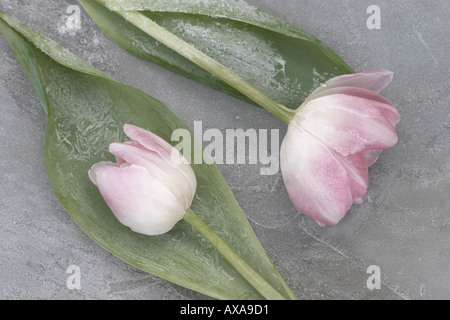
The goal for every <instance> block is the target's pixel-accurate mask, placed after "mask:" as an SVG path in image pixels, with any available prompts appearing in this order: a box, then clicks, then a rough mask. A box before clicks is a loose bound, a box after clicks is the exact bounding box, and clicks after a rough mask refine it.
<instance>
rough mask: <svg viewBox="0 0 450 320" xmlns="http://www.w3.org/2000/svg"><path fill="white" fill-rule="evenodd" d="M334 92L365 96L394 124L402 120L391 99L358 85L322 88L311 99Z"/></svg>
mask: <svg viewBox="0 0 450 320" xmlns="http://www.w3.org/2000/svg"><path fill="white" fill-rule="evenodd" d="M334 94H344V95H348V96H354V97H359V98H364V99H366V100H367V102H368V103H370V104H371V105H372V106H373V107H374V108H376V109H378V110H379V111H380V112H381V113H382V114H383V116H384V117H385V118H386V119H387V120H388V121H389V122H390V123H391V124H392V125H393V126H395V125H396V124H397V123H398V122H399V121H400V114H399V113H398V111H397V109H396V108H395V107H394V106H393V105H392V103H391V102H390V101H389V100H387V99H386V98H384V97H383V96H381V95H380V94H378V93H376V92H373V91H370V90H367V89H362V88H357V87H337V88H330V89H326V90H322V91H321V92H320V93H318V94H316V95H314V98H311V99H310V101H311V100H312V99H317V98H320V97H323V96H331V95H334Z"/></svg>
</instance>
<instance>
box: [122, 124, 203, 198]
mask: <svg viewBox="0 0 450 320" xmlns="http://www.w3.org/2000/svg"><path fill="white" fill-rule="evenodd" d="M123 130H124V132H125V134H126V135H127V136H128V137H130V138H131V139H133V140H136V141H137V142H139V143H140V144H141V145H142V146H144V147H145V148H147V149H149V150H151V151H154V152H156V153H158V154H159V155H160V156H161V158H163V159H164V160H165V161H166V163H167V164H169V165H171V166H174V167H175V166H176V167H178V168H179V169H180V170H181V172H182V173H183V174H184V175H185V176H186V179H187V180H188V181H189V182H190V183H191V187H192V188H193V189H194V190H195V189H196V183H193V182H194V181H196V178H195V174H194V171H193V170H192V168H191V166H190V165H189V162H188V161H187V160H186V158H184V157H183V155H182V154H181V153H180V152H179V151H178V150H177V149H176V148H174V147H173V146H172V145H171V144H170V143H168V142H167V141H165V140H164V139H162V138H161V137H159V136H157V135H156V134H154V133H152V132H150V131H147V130H144V129H142V128H140V127H137V126H133V125H131V124H125V125H124V126H123ZM175 160H176V161H175Z"/></svg>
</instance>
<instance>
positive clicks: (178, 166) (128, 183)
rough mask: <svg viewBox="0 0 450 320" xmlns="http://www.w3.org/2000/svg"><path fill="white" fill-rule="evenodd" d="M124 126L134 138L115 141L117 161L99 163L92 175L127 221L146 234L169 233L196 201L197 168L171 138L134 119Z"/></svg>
mask: <svg viewBox="0 0 450 320" xmlns="http://www.w3.org/2000/svg"><path fill="white" fill-rule="evenodd" d="M124 131H125V133H126V134H127V136H128V137H130V138H131V139H132V140H131V141H127V142H122V143H112V144H111V145H110V146H109V151H110V152H111V153H112V154H114V155H115V156H116V163H113V162H99V163H97V164H95V165H94V166H93V167H92V168H91V170H89V177H90V179H91V180H92V182H93V183H94V184H95V185H96V186H97V187H98V189H99V191H100V193H101V195H102V196H103V198H104V200H105V202H106V204H107V205H108V206H109V208H110V209H111V211H112V212H113V213H114V215H115V216H116V217H117V219H118V220H119V221H120V222H121V223H122V224H124V225H125V226H128V227H130V228H131V229H132V230H133V231H135V232H138V233H142V234H146V235H159V234H163V233H166V232H168V231H169V230H171V229H172V228H173V226H174V225H175V224H176V223H177V222H178V221H180V220H181V219H182V218H183V217H184V215H185V213H186V210H187V209H189V207H190V206H191V203H192V200H193V198H194V195H195V191H196V187H197V180H196V178H195V174H194V172H193V170H192V168H191V166H190V165H189V164H188V162H187V160H186V159H185V158H184V157H183V156H182V155H181V154H180V153H179V152H178V150H176V149H175V148H173V147H172V146H171V145H170V144H169V143H167V142H166V141H165V140H163V139H161V138H160V137H158V136H156V135H155V134H153V133H151V132H149V131H146V130H144V129H141V128H139V127H136V126H132V125H125V126H124Z"/></svg>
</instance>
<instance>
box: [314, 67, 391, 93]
mask: <svg viewBox="0 0 450 320" xmlns="http://www.w3.org/2000/svg"><path fill="white" fill-rule="evenodd" d="M393 76H394V73H393V72H392V71H388V70H375V71H369V72H362V73H355V74H345V75H342V76H338V77H335V78H333V79H330V80H328V81H327V82H325V83H324V84H323V85H322V86H320V87H319V88H317V89H316V90H315V91H314V92H313V93H312V95H311V97H310V99H314V98H315V95H317V94H320V93H321V92H322V91H324V90H327V89H330V88H337V87H357V88H362V89H367V90H370V91H373V92H377V93H379V92H380V91H381V90H383V89H384V88H386V87H387V86H388V85H389V83H390V82H391V81H392V77H393Z"/></svg>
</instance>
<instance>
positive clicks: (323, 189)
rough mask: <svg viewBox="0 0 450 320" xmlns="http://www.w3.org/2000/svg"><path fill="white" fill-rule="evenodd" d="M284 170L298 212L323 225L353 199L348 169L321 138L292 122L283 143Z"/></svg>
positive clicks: (331, 222)
mask: <svg viewBox="0 0 450 320" xmlns="http://www.w3.org/2000/svg"><path fill="white" fill-rule="evenodd" d="M280 164H281V172H282V174H283V180H284V183H285V185H286V189H287V191H288V193H289V197H290V198H291V201H292V202H293V204H294V206H295V207H296V209H297V211H298V212H300V213H303V214H305V215H307V216H309V217H311V218H313V219H314V220H315V221H316V222H317V223H318V224H320V225H334V224H337V223H338V222H339V220H341V219H342V217H344V216H345V214H346V213H347V211H348V210H349V209H350V207H351V205H352V202H353V199H352V194H351V192H350V189H349V181H348V178H347V172H346V170H345V169H344V167H343V166H342V164H341V163H340V162H339V161H338V160H337V159H336V158H335V157H334V155H333V153H332V152H331V151H330V150H329V149H328V147H327V146H326V145H324V144H323V143H322V142H321V141H320V140H318V139H316V138H315V137H313V136H312V135H310V134H308V133H307V132H306V131H304V130H303V129H301V128H299V127H297V126H296V125H295V123H291V124H290V125H289V128H288V132H287V134H286V136H285V138H284V140H283V143H282V145H281V153H280Z"/></svg>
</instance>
